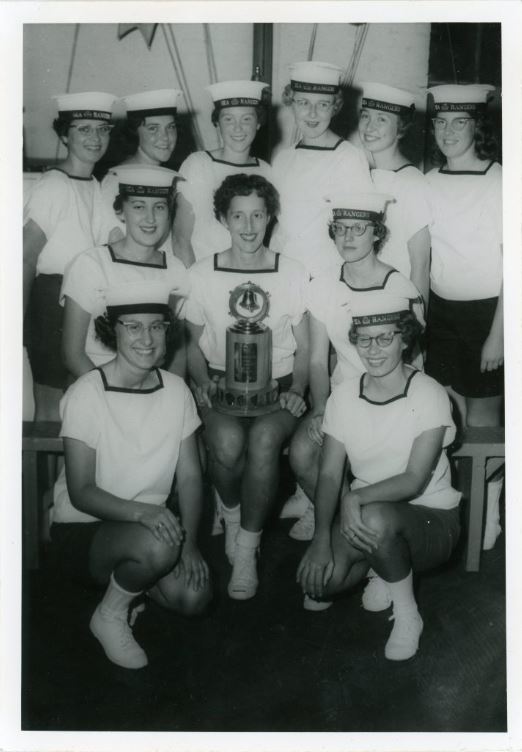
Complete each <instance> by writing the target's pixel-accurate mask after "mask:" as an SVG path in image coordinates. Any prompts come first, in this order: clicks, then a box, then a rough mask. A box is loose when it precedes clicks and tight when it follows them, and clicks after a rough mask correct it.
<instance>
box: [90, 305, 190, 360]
mask: <svg viewBox="0 0 522 752" xmlns="http://www.w3.org/2000/svg"><path fill="white" fill-rule="evenodd" d="M117 319H118V316H117V315H115V316H109V315H107V313H104V314H103V315H101V316H97V317H96V318H95V319H94V330H95V332H96V339H99V340H100V342H101V343H102V345H105V347H107V348H108V349H109V350H112V351H113V352H114V353H115V352H116V351H117V344H116V343H117V339H116V321H117ZM164 320H165V321H168V322H169V323H170V326H169V328H168V329H167V333H166V336H165V348H166V352H165V359H164V362H165V363H169V362H170V361H171V360H172V357H173V355H174V352H175V351H176V350H177V349H178V347H179V346H180V340H181V339H182V329H183V325H182V322H180V321H179V320H178V319H177V318H176V316H175V315H174V313H173V312H172V310H170V309H169V311H168V313H167V314H166V315H164Z"/></svg>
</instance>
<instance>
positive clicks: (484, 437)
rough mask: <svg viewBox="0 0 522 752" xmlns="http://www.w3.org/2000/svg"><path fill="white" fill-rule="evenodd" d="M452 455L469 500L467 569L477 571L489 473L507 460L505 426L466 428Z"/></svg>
mask: <svg viewBox="0 0 522 752" xmlns="http://www.w3.org/2000/svg"><path fill="white" fill-rule="evenodd" d="M451 456H452V457H454V458H456V459H457V460H459V462H458V475H459V486H460V487H461V488H460V490H461V491H462V492H463V496H464V498H465V499H467V501H468V542H467V550H466V571H467V572H478V571H479V568H480V553H481V551H482V538H483V520H484V501H485V496H486V483H487V477H489V476H491V475H492V473H494V472H496V471H497V470H498V469H499V468H500V467H501V465H503V464H504V457H505V448H504V429H503V428H501V427H483V428H466V429H465V431H464V432H463V435H462V439H461V443H460V444H459V446H458V449H456V450H455V451H453V452H452V453H451Z"/></svg>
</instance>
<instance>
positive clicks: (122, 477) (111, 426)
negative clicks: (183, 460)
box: [53, 369, 200, 522]
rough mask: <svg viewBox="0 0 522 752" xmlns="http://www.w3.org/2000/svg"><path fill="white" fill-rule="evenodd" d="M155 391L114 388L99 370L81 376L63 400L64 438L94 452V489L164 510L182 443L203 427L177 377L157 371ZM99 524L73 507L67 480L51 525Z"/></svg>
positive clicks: (61, 482) (58, 488)
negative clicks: (59, 523)
mask: <svg viewBox="0 0 522 752" xmlns="http://www.w3.org/2000/svg"><path fill="white" fill-rule="evenodd" d="M156 374H157V377H158V385H157V386H156V387H154V388H152V389H146V390H132V389H121V388H113V387H110V386H109V385H108V384H107V381H106V378H105V374H103V373H102V372H101V371H100V370H97V369H96V370H94V371H89V373H86V374H85V375H84V376H81V377H80V378H79V379H78V381H76V382H75V383H74V384H73V385H72V386H70V387H69V389H68V390H67V391H66V393H65V395H64V396H63V397H62V400H61V403H60V413H61V417H62V428H61V431H60V436H63V437H66V438H69V439H77V440H78V441H82V442H83V443H84V444H87V446H89V447H90V448H91V449H95V450H96V473H95V482H96V485H97V486H98V487H99V488H101V489H102V490H104V491H107V492H108V493H112V494H115V495H116V496H119V497H120V498H123V499H128V500H129V501H141V502H144V503H147V504H157V505H162V504H165V501H166V499H167V497H168V495H169V493H170V491H171V487H172V482H173V480H174V473H175V470H176V464H177V461H178V456H179V449H180V445H181V442H182V441H183V440H184V439H186V438H187V437H188V436H190V435H191V434H192V433H193V432H194V431H195V430H196V428H197V427H198V426H199V425H200V420H199V418H198V414H197V411H196V406H195V404H194V400H193V399H192V395H191V393H190V390H189V389H188V387H187V386H186V384H185V383H184V382H183V380H182V379H180V378H179V376H176V375H174V374H172V373H168V372H167V371H160V370H159V369H157V370H156ZM95 519H97V518H96V517H92V516H91V515H89V514H85V513H84V512H81V511H79V510H78V509H76V508H75V507H73V505H72V504H71V501H70V499H69V494H68V493H67V486H66V483H65V475H64V474H63V473H62V475H61V476H60V477H59V478H58V480H57V481H56V484H55V487H54V507H53V522H90V521H92V520H95Z"/></svg>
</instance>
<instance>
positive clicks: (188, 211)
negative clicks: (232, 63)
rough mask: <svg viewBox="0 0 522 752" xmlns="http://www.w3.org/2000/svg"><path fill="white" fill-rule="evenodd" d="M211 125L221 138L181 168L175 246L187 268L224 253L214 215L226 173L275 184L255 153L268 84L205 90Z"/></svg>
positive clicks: (222, 232)
mask: <svg viewBox="0 0 522 752" xmlns="http://www.w3.org/2000/svg"><path fill="white" fill-rule="evenodd" d="M207 90H208V91H209V92H210V96H211V97H212V101H213V102H214V109H213V110H212V115H211V119H212V123H213V125H215V127H216V130H217V132H218V134H219V137H220V140H221V146H219V147H218V148H217V149H214V150H213V151H197V152H195V153H194V154H190V156H188V157H187V159H186V160H185V161H184V162H183V164H182V165H181V167H180V170H179V171H180V175H181V176H182V177H183V178H184V182H180V184H179V193H178V196H177V198H176V217H175V220H174V229H173V242H172V244H173V248H174V252H175V253H176V255H177V256H178V257H179V258H180V259H181V260H182V261H183V263H184V264H185V266H191V265H192V264H193V263H194V261H199V260H200V259H202V258H205V256H209V255H212V254H213V253H215V252H217V251H224V250H225V249H226V248H228V245H229V241H230V238H229V235H228V233H227V231H226V229H225V228H224V227H223V225H222V224H221V223H220V222H219V221H218V220H217V219H216V217H215V216H214V192H215V190H216V189H217V188H218V187H219V186H220V185H221V183H222V182H223V180H224V179H225V178H226V177H227V176H228V175H233V174H234V173H239V172H242V173H244V174H248V175H263V177H265V178H267V180H272V177H271V174H272V173H271V168H270V165H269V164H267V163H266V162H264V161H263V160H262V159H258V158H257V157H254V156H253V155H252V153H251V148H252V144H253V142H254V139H255V137H256V135H257V132H258V130H259V129H260V128H261V126H262V125H263V124H264V123H265V121H266V106H265V105H266V98H265V91H266V90H267V85H266V84H264V83H263V82H262V81H222V82H220V83H217V84H212V85H211V86H208V87H207Z"/></svg>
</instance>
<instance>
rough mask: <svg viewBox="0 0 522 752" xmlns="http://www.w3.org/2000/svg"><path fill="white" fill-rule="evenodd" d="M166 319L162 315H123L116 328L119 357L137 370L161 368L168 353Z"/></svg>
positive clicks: (119, 318)
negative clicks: (163, 323) (163, 324)
mask: <svg viewBox="0 0 522 752" xmlns="http://www.w3.org/2000/svg"><path fill="white" fill-rule="evenodd" d="M164 320H165V319H164V316H163V314H161V313H128V314H122V315H120V316H119V317H118V320H117V322H116V325H115V328H116V349H117V357H118V358H120V359H121V360H123V361H124V362H125V363H126V364H127V365H130V366H131V367H132V368H133V369H134V370H140V371H150V369H151V368H153V367H154V366H156V365H159V364H160V363H161V362H162V360H163V358H164V357H165V351H166V336H167V335H166V330H165V329H164V328H163V327H162V322H164ZM120 322H123V323H120ZM125 324H127V326H125ZM158 324H159V326H158ZM134 325H136V326H134ZM140 325H141V326H140ZM134 329H136V330H137V331H133V330H134ZM140 329H141V331H139V330H140Z"/></svg>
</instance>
